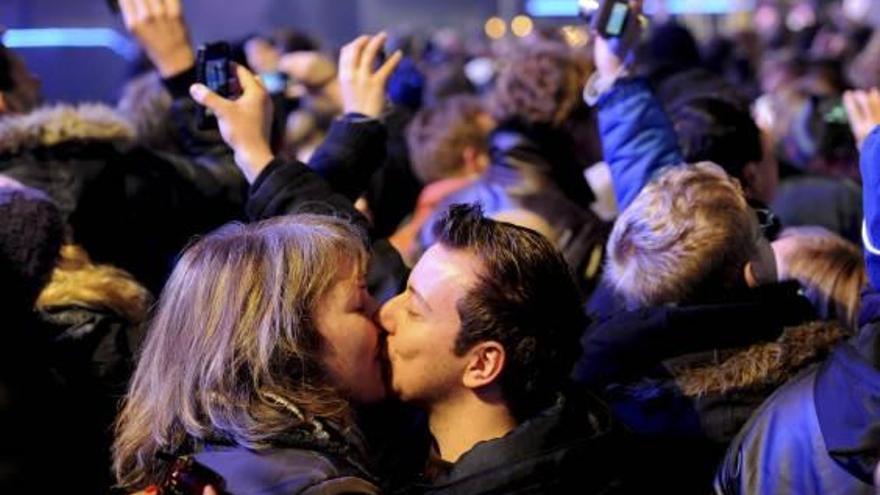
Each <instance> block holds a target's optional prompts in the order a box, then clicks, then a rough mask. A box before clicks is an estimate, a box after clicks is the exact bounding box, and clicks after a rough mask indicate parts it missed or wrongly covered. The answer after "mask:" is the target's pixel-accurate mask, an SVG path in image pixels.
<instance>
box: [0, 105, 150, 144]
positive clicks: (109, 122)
mask: <svg viewBox="0 0 880 495" xmlns="http://www.w3.org/2000/svg"><path fill="white" fill-rule="evenodd" d="M134 139H135V130H134V127H133V126H132V125H131V124H130V123H129V122H128V121H127V120H126V119H125V118H124V117H123V116H122V115H120V114H119V113H117V112H116V110H114V109H113V108H112V107H109V106H107V105H104V104H100V103H82V104H79V105H69V104H58V105H51V106H45V107H41V108H38V109H36V110H34V111H32V112H29V113H27V114H23V115H10V116H5V117H2V118H0V155H2V154H14V153H18V152H20V151H22V150H28V149H36V148H41V147H51V146H55V145H58V144H62V143H66V142H69V141H77V140H81V141H110V142H120V143H131V142H133V141H134Z"/></svg>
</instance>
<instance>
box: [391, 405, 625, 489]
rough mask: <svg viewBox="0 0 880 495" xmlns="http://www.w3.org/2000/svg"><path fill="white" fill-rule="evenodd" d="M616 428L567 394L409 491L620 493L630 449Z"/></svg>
mask: <svg viewBox="0 0 880 495" xmlns="http://www.w3.org/2000/svg"><path fill="white" fill-rule="evenodd" d="M614 425H615V423H614V422H613V421H612V419H611V417H610V415H609V414H608V412H607V409H606V408H605V407H604V406H602V405H601V404H599V403H598V401H596V400H595V399H592V398H589V397H586V396H580V397H578V398H577V399H574V398H573V396H569V397H568V398H567V399H564V400H560V403H558V404H556V405H555V406H553V407H551V408H549V409H547V410H545V411H543V412H541V413H539V414H538V415H536V416H534V417H532V418H531V419H529V420H527V421H526V422H524V423H522V424H521V425H520V426H518V427H517V428H516V429H514V430H513V431H511V432H510V433H508V434H507V435H506V436H504V437H501V438H497V439H494V440H487V441H485V442H481V443H478V444H477V445H475V446H474V447H473V448H472V449H471V450H470V451H468V452H467V453H465V454H464V455H463V456H462V457H461V458H460V459H459V460H458V461H457V462H455V463H454V464H452V465H448V464H447V465H446V466H445V469H441V472H440V473H439V474H438V476H436V477H435V478H434V479H432V480H427V481H426V482H424V483H421V484H417V485H414V486H412V487H410V488H409V489H408V490H405V493H430V494H478V493H493V494H516V493H522V494H524V493H529V494H539V493H546V494H555V493H618V492H620V491H622V487H623V484H622V481H621V480H622V478H623V476H624V474H625V473H623V472H622V466H623V463H622V456H621V454H622V452H624V451H625V450H626V447H625V444H624V437H622V436H621V435H620V431H619V430H617V429H616V427H615V426H614Z"/></svg>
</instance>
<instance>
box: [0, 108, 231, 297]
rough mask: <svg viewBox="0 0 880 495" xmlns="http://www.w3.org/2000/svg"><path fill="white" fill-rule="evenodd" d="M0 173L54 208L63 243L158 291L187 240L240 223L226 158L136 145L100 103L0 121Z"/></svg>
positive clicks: (131, 133) (123, 124)
mask: <svg viewBox="0 0 880 495" xmlns="http://www.w3.org/2000/svg"><path fill="white" fill-rule="evenodd" d="M0 173H2V174H5V175H9V176H11V177H13V178H14V179H17V180H19V181H20V182H22V183H24V184H25V185H28V186H31V187H35V188H37V189H41V190H43V191H45V192H46V193H47V194H49V195H50V196H51V197H52V199H53V200H55V202H56V203H57V204H58V205H59V207H60V209H61V212H62V215H63V218H64V221H65V222H66V224H67V225H68V226H69V227H70V228H71V229H72V238H71V239H68V241H72V242H74V243H76V244H80V245H82V246H83V247H85V249H86V250H87V251H88V252H89V254H90V255H91V256H92V258H93V259H95V261H97V262H100V263H110V264H113V265H116V266H118V267H120V268H123V269H125V270H127V271H129V272H131V273H132V274H133V275H134V276H135V277H136V278H137V279H138V280H140V281H141V282H143V283H144V284H145V285H147V287H148V288H149V289H151V290H152V291H153V292H158V289H160V288H161V286H162V284H163V283H164V280H165V277H166V276H167V274H168V273H169V272H170V270H171V267H172V264H173V260H174V257H175V256H176V255H177V253H178V252H179V251H180V250H181V249H182V248H183V247H184V246H185V245H186V243H187V242H188V241H189V239H190V238H191V237H192V236H193V235H196V234H199V233H203V232H206V231H208V230H210V229H212V228H214V227H217V226H219V225H221V224H223V223H225V222H227V221H229V220H233V219H236V218H240V217H241V209H242V205H243V204H244V193H245V191H246V189H245V182H244V179H243V177H242V176H241V173H240V172H239V171H238V170H237V169H236V168H235V166H234V164H233V163H232V161H231V160H229V161H210V160H201V161H199V160H191V159H187V158H183V157H179V156H173V155H168V154H160V153H156V152H153V151H150V150H148V149H146V148H143V147H141V146H138V145H137V143H136V141H135V134H134V131H133V129H132V127H131V125H130V124H129V123H128V122H127V121H125V120H124V119H123V118H122V117H121V116H119V115H118V114H117V113H116V112H115V111H114V110H113V109H111V108H109V107H106V106H104V105H97V104H83V105H79V106H70V105H57V106H50V107H43V108H39V109H37V110H34V111H33V112H30V113H28V114H24V115H12V116H6V117H3V118H2V119H0Z"/></svg>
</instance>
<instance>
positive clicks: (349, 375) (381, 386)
mask: <svg viewBox="0 0 880 495" xmlns="http://www.w3.org/2000/svg"><path fill="white" fill-rule="evenodd" d="M376 310H377V305H376V301H375V300H373V298H372V297H371V296H370V294H369V293H368V292H367V286H366V282H365V281H364V276H363V274H362V273H360V271H359V270H350V272H349V273H348V275H346V276H344V277H342V279H341V280H340V281H339V282H337V283H336V285H334V286H333V287H332V288H331V289H330V291H329V292H328V293H327V294H326V295H325V296H324V298H323V300H322V301H320V303H319V304H318V311H317V314H316V315H315V319H316V326H317V329H318V332H319V333H320V334H321V336H322V337H323V338H324V341H325V346H324V355H323V361H324V363H325V365H326V366H327V369H328V370H329V371H330V374H331V376H332V377H333V378H334V380H335V382H336V383H337V384H338V385H339V387H340V388H341V389H343V390H344V391H345V392H347V393H348V395H349V397H351V398H352V399H353V400H355V401H356V402H360V403H370V402H376V401H378V400H380V399H382V398H383V397H384V396H385V383H384V374H383V370H382V366H383V364H382V356H381V354H382V353H381V350H382V349H381V347H380V345H379V327H378V326H377V325H376V323H375V322H374V320H373V317H374V315H375V313H376Z"/></svg>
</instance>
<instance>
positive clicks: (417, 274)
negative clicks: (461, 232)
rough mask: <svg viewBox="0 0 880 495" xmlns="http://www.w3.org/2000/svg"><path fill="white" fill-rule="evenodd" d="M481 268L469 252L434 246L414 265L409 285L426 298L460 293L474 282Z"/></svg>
mask: <svg viewBox="0 0 880 495" xmlns="http://www.w3.org/2000/svg"><path fill="white" fill-rule="evenodd" d="M480 266H481V265H480V261H479V259H477V257H476V256H475V255H473V254H472V253H469V252H467V251H464V250H459V249H449V248H447V247H445V246H443V245H441V244H435V245H434V246H432V247H431V248H430V249H428V250H427V251H426V252H425V254H424V255H422V257H421V259H419V262H418V263H416V266H415V267H414V268H413V271H412V273H411V274H410V285H411V286H412V287H413V289H415V290H416V291H417V292H418V293H419V294H420V295H422V297H424V298H425V299H431V298H432V297H438V296H442V295H443V294H447V293H450V292H454V293H463V292H464V291H466V290H468V289H469V288H470V287H472V286H473V284H474V283H475V282H476V280H477V274H478V270H479V269H480Z"/></svg>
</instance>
